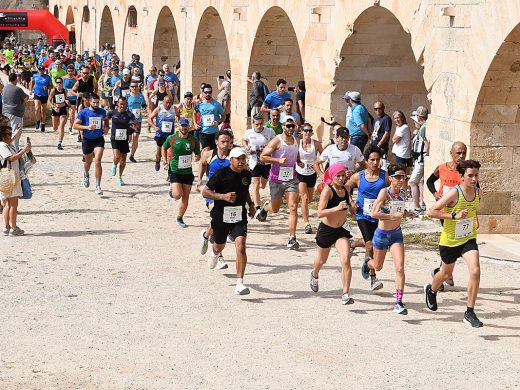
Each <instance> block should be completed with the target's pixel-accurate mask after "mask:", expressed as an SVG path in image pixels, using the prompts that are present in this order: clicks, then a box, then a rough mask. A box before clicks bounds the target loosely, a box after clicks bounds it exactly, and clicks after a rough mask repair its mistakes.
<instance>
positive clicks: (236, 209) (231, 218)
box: [223, 206, 242, 223]
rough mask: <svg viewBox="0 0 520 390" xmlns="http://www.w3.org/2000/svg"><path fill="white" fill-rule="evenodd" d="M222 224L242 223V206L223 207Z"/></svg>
mask: <svg viewBox="0 0 520 390" xmlns="http://www.w3.org/2000/svg"><path fill="white" fill-rule="evenodd" d="M223 220H224V223H237V222H240V221H242V206H226V207H224V217H223Z"/></svg>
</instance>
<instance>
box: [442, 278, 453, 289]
mask: <svg viewBox="0 0 520 390" xmlns="http://www.w3.org/2000/svg"><path fill="white" fill-rule="evenodd" d="M444 284H447V285H448V286H451V287H453V286H455V281H454V280H453V276H452V277H451V278H448V279H446V280H445V281H444Z"/></svg>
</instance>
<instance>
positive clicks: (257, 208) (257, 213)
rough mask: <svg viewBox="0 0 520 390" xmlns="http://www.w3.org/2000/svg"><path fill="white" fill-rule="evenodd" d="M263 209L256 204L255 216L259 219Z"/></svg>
mask: <svg viewBox="0 0 520 390" xmlns="http://www.w3.org/2000/svg"><path fill="white" fill-rule="evenodd" d="M261 211H262V208H261V207H260V206H256V211H255V215H254V216H253V218H254V219H258V215H259V214H260V212H261Z"/></svg>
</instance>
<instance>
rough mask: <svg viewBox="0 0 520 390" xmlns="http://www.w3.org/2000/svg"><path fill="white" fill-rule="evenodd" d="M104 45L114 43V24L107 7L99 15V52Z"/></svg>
mask: <svg viewBox="0 0 520 390" xmlns="http://www.w3.org/2000/svg"><path fill="white" fill-rule="evenodd" d="M105 43H110V44H111V45H113V44H115V43H116V38H115V34H114V22H113V20H112V13H111V12H110V8H108V6H105V8H103V13H102V14H101V25H100V29H99V48H100V50H101V48H102V47H103V45H105Z"/></svg>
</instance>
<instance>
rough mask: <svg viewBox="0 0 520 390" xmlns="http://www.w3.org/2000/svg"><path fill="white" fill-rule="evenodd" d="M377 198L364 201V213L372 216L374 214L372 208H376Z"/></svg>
mask: <svg viewBox="0 0 520 390" xmlns="http://www.w3.org/2000/svg"><path fill="white" fill-rule="evenodd" d="M375 201H376V200H375V199H367V198H365V200H364V201H363V214H364V215H367V216H370V214H372V209H373V208H374V203H375Z"/></svg>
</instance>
